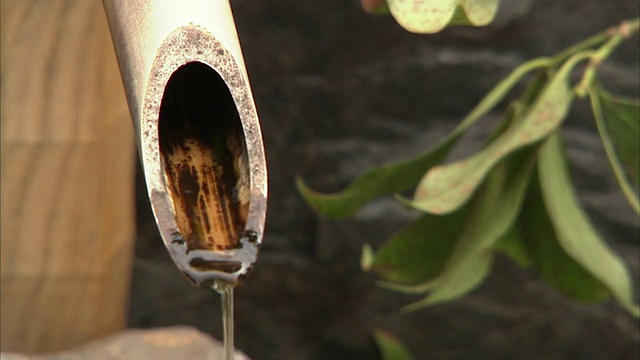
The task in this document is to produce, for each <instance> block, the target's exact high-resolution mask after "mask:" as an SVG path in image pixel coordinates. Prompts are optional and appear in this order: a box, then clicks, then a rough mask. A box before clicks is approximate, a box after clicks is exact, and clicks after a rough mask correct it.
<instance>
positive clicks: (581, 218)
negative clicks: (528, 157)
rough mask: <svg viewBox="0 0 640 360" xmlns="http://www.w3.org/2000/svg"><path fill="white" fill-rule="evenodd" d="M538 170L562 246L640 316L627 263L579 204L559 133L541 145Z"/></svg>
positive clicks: (624, 304)
mask: <svg viewBox="0 0 640 360" xmlns="http://www.w3.org/2000/svg"><path fill="white" fill-rule="evenodd" d="M538 171H539V181H540V188H541V189H542V198H543V200H544V204H545V207H546V209H547V211H548V213H549V216H550V219H551V222H552V224H553V228H554V229H555V233H556V236H557V238H558V242H559V244H560V246H561V247H562V248H563V249H564V251H566V253H567V254H568V255H569V256H570V257H571V258H572V259H574V260H575V261H576V262H577V263H578V264H580V265H581V266H582V267H584V268H585V269H586V270H587V271H589V272H590V273H591V274H592V275H593V276H594V277H596V278H597V279H598V280H600V281H601V282H602V283H603V284H604V285H605V286H606V287H607V288H608V289H609V291H610V292H611V294H612V295H613V297H614V298H616V299H617V300H618V302H619V303H620V304H621V305H622V306H623V307H624V308H626V309H627V310H628V311H629V312H630V313H632V314H633V315H634V316H637V317H640V308H638V305H637V304H636V303H635V301H634V298H633V283H632V282H631V277H630V275H629V272H628V271H627V268H626V267H625V264H624V262H623V261H622V260H621V259H620V258H619V257H618V256H617V255H616V254H615V253H614V252H613V251H611V249H609V247H608V246H607V245H606V244H605V243H604V241H603V240H602V239H601V238H600V236H599V234H598V233H597V232H596V231H595V229H594V228H593V225H592V224H591V222H589V219H588V218H587V215H586V214H585V212H584V210H583V209H582V207H581V206H580V204H579V203H578V200H577V198H576V196H575V194H574V191H573V186H572V185H571V180H570V176H569V170H568V169H567V164H566V161H565V156H564V155H563V150H562V144H561V139H560V135H559V134H558V133H555V134H554V135H553V136H550V137H549V139H547V140H546V141H545V143H544V144H543V146H542V147H541V151H540V154H539V156H538Z"/></svg>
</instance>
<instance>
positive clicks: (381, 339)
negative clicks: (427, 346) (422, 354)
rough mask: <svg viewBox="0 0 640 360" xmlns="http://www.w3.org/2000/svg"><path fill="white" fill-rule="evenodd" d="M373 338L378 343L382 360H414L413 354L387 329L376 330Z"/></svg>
mask: <svg viewBox="0 0 640 360" xmlns="http://www.w3.org/2000/svg"><path fill="white" fill-rule="evenodd" d="M373 338H374V339H375V340H376V343H377V344H378V348H379V349H380V353H381V354H382V360H413V359H414V357H413V355H412V354H411V353H410V352H409V350H408V349H407V348H406V347H405V346H404V345H403V344H402V343H401V342H400V340H398V338H396V337H395V336H394V335H393V334H391V333H390V332H388V331H385V330H379V329H378V330H375V331H374V332H373Z"/></svg>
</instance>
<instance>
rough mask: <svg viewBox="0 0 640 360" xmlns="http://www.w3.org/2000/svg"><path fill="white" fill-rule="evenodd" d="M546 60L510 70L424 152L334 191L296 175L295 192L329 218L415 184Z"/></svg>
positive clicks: (384, 166)
mask: <svg viewBox="0 0 640 360" xmlns="http://www.w3.org/2000/svg"><path fill="white" fill-rule="evenodd" d="M549 61H550V60H549V59H547V58H539V59H534V60H531V61H528V62H526V63H524V64H522V65H520V66H519V67H518V68H516V69H514V70H513V71H512V72H511V73H510V74H509V75H508V76H507V77H506V78H504V79H503V80H502V81H500V82H499V83H498V84H497V85H496V86H495V87H494V88H493V89H492V90H491V91H490V92H489V93H488V94H487V95H486V96H485V97H484V98H483V99H482V100H481V101H480V102H479V103H478V105H476V107H475V108H474V109H473V110H472V111H471V112H470V113H469V114H468V115H467V116H466V117H465V118H464V120H463V121H462V122H461V123H460V124H459V125H458V126H457V127H456V128H455V129H454V130H453V131H452V132H451V133H450V134H449V135H448V136H447V137H445V138H444V139H442V140H441V141H440V142H439V143H438V144H436V145H435V146H434V147H432V148H431V149H429V150H428V151H426V152H425V153H423V154H421V155H419V156H417V157H415V158H413V159H410V160H407V161H404V162H400V163H396V164H387V165H383V166H381V167H378V168H372V169H370V170H368V171H367V172H365V173H364V174H362V175H360V176H359V177H358V178H357V179H355V180H354V181H353V182H352V183H351V184H349V186H347V187H346V188H345V189H344V190H343V191H341V192H338V193H334V194H322V193H319V192H316V191H313V190H312V189H310V188H309V187H308V186H307V185H306V184H305V183H304V181H303V180H302V179H301V178H298V179H297V180H296V186H297V188H298V192H299V193H300V194H301V195H302V197H303V198H304V199H305V200H306V201H307V203H308V204H309V205H310V206H311V207H313V208H314V209H315V210H316V211H318V212H320V213H323V214H325V215H327V216H329V217H333V218H341V217H346V216H349V215H351V214H353V213H355V212H356V211H357V210H358V209H360V208H361V207H362V206H363V205H364V204H366V203H367V202H369V201H371V200H372V199H375V198H377V197H379V196H382V195H386V194H390V193H394V192H400V191H404V190H406V189H409V188H412V187H414V186H416V184H417V183H418V181H419V180H420V178H421V177H422V176H423V175H424V173H425V172H426V171H427V170H428V169H429V168H430V167H432V166H434V165H436V164H439V163H440V162H441V161H442V159H443V158H444V157H445V156H446V155H447V154H448V153H449V151H450V150H451V148H452V147H453V146H454V145H455V143H456V142H457V141H458V139H459V138H460V136H461V135H462V134H463V133H464V132H465V131H466V130H467V129H468V128H469V127H470V126H471V125H473V124H474V123H475V122H476V121H478V120H479V119H480V118H482V117H483V116H484V115H486V114H487V113H488V112H489V111H491V109H493V108H494V107H495V106H496V105H497V104H498V103H499V102H500V101H501V100H502V99H503V98H504V96H505V95H506V94H507V93H508V92H509V91H510V90H511V89H512V88H513V87H514V86H515V85H516V84H517V83H518V81H519V80H520V79H521V78H522V77H523V76H525V75H527V74H528V73H530V72H531V71H533V70H536V69H539V68H541V67H545V66H547V65H548V64H549Z"/></svg>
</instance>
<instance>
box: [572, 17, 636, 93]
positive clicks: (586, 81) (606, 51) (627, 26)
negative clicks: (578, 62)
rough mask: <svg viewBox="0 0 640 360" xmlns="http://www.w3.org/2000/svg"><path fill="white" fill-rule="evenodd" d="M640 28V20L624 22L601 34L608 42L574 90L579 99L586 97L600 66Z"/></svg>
mask: <svg viewBox="0 0 640 360" xmlns="http://www.w3.org/2000/svg"><path fill="white" fill-rule="evenodd" d="M639 28H640V19H634V20H628V21H623V22H622V23H620V25H618V26H616V27H613V28H610V29H609V30H607V31H605V32H603V33H601V34H599V35H603V34H604V35H605V36H606V37H607V38H608V40H607V41H606V42H605V43H604V44H603V45H602V46H600V48H599V49H598V50H597V51H596V52H595V53H594V54H593V55H592V56H591V60H590V61H589V64H588V65H587V68H586V69H585V71H584V73H583V75H582V79H581V80H580V83H578V85H576V87H575V88H574V91H575V94H576V96H578V97H585V96H586V95H587V92H588V91H589V88H590V87H591V85H592V84H593V80H594V79H595V76H596V71H597V70H598V67H599V66H600V64H602V63H603V62H604V61H605V60H606V59H607V58H609V56H611V54H612V53H613V51H614V50H615V49H616V48H617V47H618V46H619V45H620V43H622V41H623V40H624V39H626V38H628V37H629V36H630V35H631V34H632V33H634V32H637V31H638V29H639Z"/></svg>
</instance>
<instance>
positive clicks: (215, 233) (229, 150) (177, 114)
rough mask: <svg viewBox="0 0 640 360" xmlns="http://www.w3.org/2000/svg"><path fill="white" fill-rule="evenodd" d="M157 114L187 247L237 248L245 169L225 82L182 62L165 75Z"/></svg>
mask: <svg viewBox="0 0 640 360" xmlns="http://www.w3.org/2000/svg"><path fill="white" fill-rule="evenodd" d="M159 115H160V116H159V121H158V132H159V142H160V155H161V157H162V165H163V170H164V179H165V182H166V185H167V188H168V190H169V193H170V195H171V197H172V200H173V206H174V210H175V217H176V223H177V226H178V230H179V232H180V235H181V236H182V238H183V239H184V241H185V242H186V246H187V249H188V251H193V250H209V251H219V250H231V249H237V248H239V247H241V246H242V245H241V244H240V241H239V239H240V237H241V234H242V232H243V230H244V228H245V225H246V221H247V213H248V211H249V199H250V196H249V169H248V161H247V149H246V147H245V138H244V134H243V131H242V123H241V121H240V116H239V115H238V110H237V109H236V105H235V103H234V101H233V97H232V96H231V92H230V91H229V89H228V87H227V85H226V83H225V82H224V80H223V79H222V78H221V77H220V75H219V74H218V73H217V72H216V71H215V70H213V69H212V68H211V67H209V66H208V65H205V64H203V63H201V62H190V63H187V64H185V65H183V66H181V67H179V68H178V69H177V70H176V71H175V72H174V73H173V74H172V75H171V77H170V78H169V81H168V82H167V85H166V87H165V89H164V94H163V98H162V103H161V105H160V114H159ZM192 265H195V264H192ZM198 267H202V264H200V266H198ZM223 268H230V269H234V268H235V266H228V265H225V266H223ZM236 270H237V269H236ZM234 271H235V270H234Z"/></svg>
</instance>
